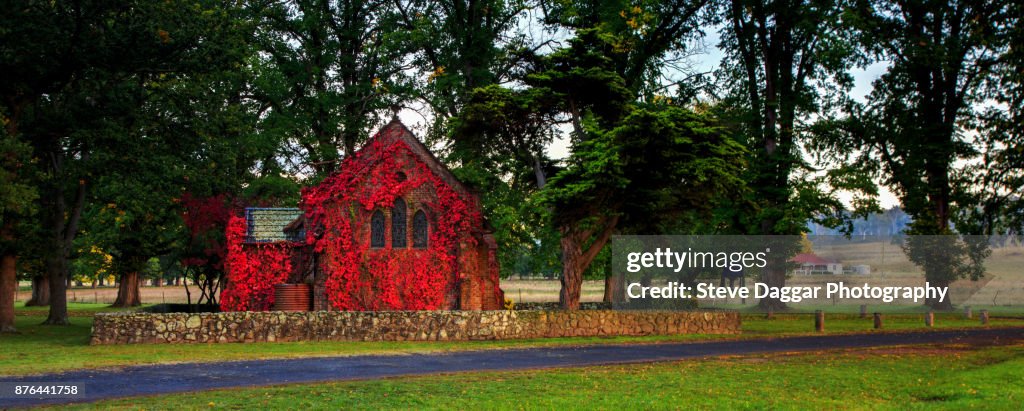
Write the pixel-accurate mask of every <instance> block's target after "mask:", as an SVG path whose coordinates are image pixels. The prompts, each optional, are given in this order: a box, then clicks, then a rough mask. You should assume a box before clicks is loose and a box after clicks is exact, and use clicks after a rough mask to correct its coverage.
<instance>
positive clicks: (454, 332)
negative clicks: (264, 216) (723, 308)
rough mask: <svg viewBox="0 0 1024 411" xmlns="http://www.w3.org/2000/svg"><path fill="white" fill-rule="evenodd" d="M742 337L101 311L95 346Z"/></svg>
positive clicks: (482, 322) (673, 328) (693, 318)
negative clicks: (635, 336) (666, 336)
mask: <svg viewBox="0 0 1024 411" xmlns="http://www.w3.org/2000/svg"><path fill="white" fill-rule="evenodd" d="M739 332H740V317H739V314H738V313H734V312H720V311H719V312H695V311H685V312H673V311H611V310H582V311H543V310H531V311H378V312H367V311H313V312H274V311H271V312H223V313H199V314H188V313H167V314H158V313H100V314H96V317H95V321H94V322H93V328H92V339H91V343H92V344H139V343H233V342H275V341H460V340H504V339H525V338H550V337H590V336H614V335H671V334H737V333H739Z"/></svg>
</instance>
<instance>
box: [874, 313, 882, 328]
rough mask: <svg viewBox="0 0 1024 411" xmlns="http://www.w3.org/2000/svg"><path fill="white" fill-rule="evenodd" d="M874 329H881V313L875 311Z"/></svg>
mask: <svg viewBox="0 0 1024 411" xmlns="http://www.w3.org/2000/svg"><path fill="white" fill-rule="evenodd" d="M875 329H876V330H881V329H882V313H875Z"/></svg>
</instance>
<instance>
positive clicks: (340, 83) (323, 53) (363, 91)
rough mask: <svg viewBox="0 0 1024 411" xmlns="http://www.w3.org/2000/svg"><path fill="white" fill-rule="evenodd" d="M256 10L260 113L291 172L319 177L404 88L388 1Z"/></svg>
mask: <svg viewBox="0 0 1024 411" xmlns="http://www.w3.org/2000/svg"><path fill="white" fill-rule="evenodd" d="M257 12H258V17H259V19H260V20H259V23H260V24H259V27H260V31H259V33H257V36H258V37H257V39H258V40H257V41H259V44H260V50H261V51H262V52H264V53H266V54H265V56H266V57H265V58H261V59H262V61H261V62H260V64H259V67H260V71H259V72H257V73H256V74H257V75H258V77H257V80H256V85H257V87H255V88H254V89H253V91H254V92H255V93H256V95H255V97H256V98H257V99H258V100H260V101H262V102H265V103H266V104H267V107H265V108H264V109H263V110H262V111H263V113H262V114H263V115H262V116H261V117H262V119H261V120H262V122H263V124H264V125H265V126H269V127H270V128H273V129H275V130H276V131H277V132H279V133H282V135H283V136H284V137H286V138H287V139H288V140H287V141H288V143H289V144H287V145H284V149H285V150H284V153H282V154H283V156H284V158H285V159H286V161H287V164H288V165H291V166H292V167H294V169H293V170H291V171H294V172H298V173H303V174H315V175H317V176H318V177H324V176H326V175H327V174H328V173H330V172H331V171H333V170H334V169H335V168H336V167H337V165H338V161H339V159H340V158H341V156H342V155H343V154H344V155H349V154H352V153H353V152H354V151H355V148H356V146H357V145H358V144H359V143H361V142H363V141H364V140H365V139H366V138H367V137H368V136H369V131H370V130H369V129H370V128H371V127H372V126H373V125H374V123H375V121H376V119H377V117H378V116H379V115H380V114H381V113H383V112H385V111H387V110H388V109H389V107H390V106H391V105H393V104H395V103H397V102H398V98H399V95H400V92H401V90H402V88H403V87H405V86H404V81H403V77H404V74H403V73H404V72H403V70H404V69H406V66H405V64H404V54H403V53H404V52H403V51H402V50H401V49H400V48H399V45H398V44H397V43H396V42H395V41H394V39H395V38H396V37H400V36H401V32H400V31H398V30H397V29H396V25H395V24H396V23H395V19H396V16H395V14H394V10H393V7H392V4H391V2H389V1H385V0H342V1H336V2H332V1H326V0H291V1H284V2H273V3H271V4H269V5H267V6H266V7H263V8H261V9H259V10H257ZM305 165H310V166H311V167H312V169H311V170H309V169H305Z"/></svg>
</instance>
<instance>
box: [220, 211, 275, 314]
mask: <svg viewBox="0 0 1024 411" xmlns="http://www.w3.org/2000/svg"><path fill="white" fill-rule="evenodd" d="M245 227H246V224H245V219H244V218H241V217H231V219H230V220H229V221H228V227H227V230H226V233H225V234H226V236H227V243H228V247H227V248H228V249H227V258H226V261H225V267H224V268H225V271H226V272H227V273H228V285H227V286H226V287H225V288H224V291H223V292H221V295H220V306H221V309H222V310H224V311H266V310H269V309H270V307H271V306H273V304H274V284H280V283H283V282H285V281H286V280H287V279H288V274H289V273H290V272H291V270H292V261H291V247H292V246H293V244H291V243H284V242H280V243H262V244H259V243H258V244H246V243H245V242H244V241H245Z"/></svg>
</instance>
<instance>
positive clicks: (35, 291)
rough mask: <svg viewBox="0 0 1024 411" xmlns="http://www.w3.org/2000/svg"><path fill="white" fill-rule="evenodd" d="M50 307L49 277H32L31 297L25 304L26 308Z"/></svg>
mask: <svg viewBox="0 0 1024 411" xmlns="http://www.w3.org/2000/svg"><path fill="white" fill-rule="evenodd" d="M48 305H50V277H47V276H46V275H45V274H44V275H36V276H32V297H31V298H29V299H28V301H27V302H25V306H26V307H45V306H48Z"/></svg>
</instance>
